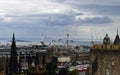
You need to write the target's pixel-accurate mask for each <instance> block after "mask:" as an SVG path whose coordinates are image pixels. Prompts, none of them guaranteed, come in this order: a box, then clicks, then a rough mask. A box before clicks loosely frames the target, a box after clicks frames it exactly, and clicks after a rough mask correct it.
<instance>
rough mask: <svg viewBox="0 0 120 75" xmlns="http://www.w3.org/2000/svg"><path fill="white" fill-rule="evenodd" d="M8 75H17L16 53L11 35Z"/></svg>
mask: <svg viewBox="0 0 120 75" xmlns="http://www.w3.org/2000/svg"><path fill="white" fill-rule="evenodd" d="M10 56H11V57H10V75H12V74H14V73H15V74H17V73H18V63H17V52H16V42H15V36H14V33H13V38H12V45H11V55H10Z"/></svg>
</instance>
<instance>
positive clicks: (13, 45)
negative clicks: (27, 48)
mask: <svg viewBox="0 0 120 75" xmlns="http://www.w3.org/2000/svg"><path fill="white" fill-rule="evenodd" d="M12 47H16V42H15V35H14V33H13V37H12Z"/></svg>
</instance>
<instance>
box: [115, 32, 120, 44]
mask: <svg viewBox="0 0 120 75" xmlns="http://www.w3.org/2000/svg"><path fill="white" fill-rule="evenodd" d="M113 44H114V45H120V38H119V35H118V34H117V35H116V37H115V40H114V43H113Z"/></svg>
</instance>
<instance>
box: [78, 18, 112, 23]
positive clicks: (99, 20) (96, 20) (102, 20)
mask: <svg viewBox="0 0 120 75" xmlns="http://www.w3.org/2000/svg"><path fill="white" fill-rule="evenodd" d="M111 22H112V19H110V18H109V17H93V18H89V17H87V18H85V19H79V20H78V22H77V23H79V24H96V25H97V24H106V23H111Z"/></svg>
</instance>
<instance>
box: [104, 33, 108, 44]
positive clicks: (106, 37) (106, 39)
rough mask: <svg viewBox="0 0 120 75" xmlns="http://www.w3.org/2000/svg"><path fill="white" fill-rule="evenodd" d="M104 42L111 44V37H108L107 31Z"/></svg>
mask: <svg viewBox="0 0 120 75" xmlns="http://www.w3.org/2000/svg"><path fill="white" fill-rule="evenodd" d="M103 44H110V38H109V37H108V34H107V33H106V36H105V37H104V39H103Z"/></svg>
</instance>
